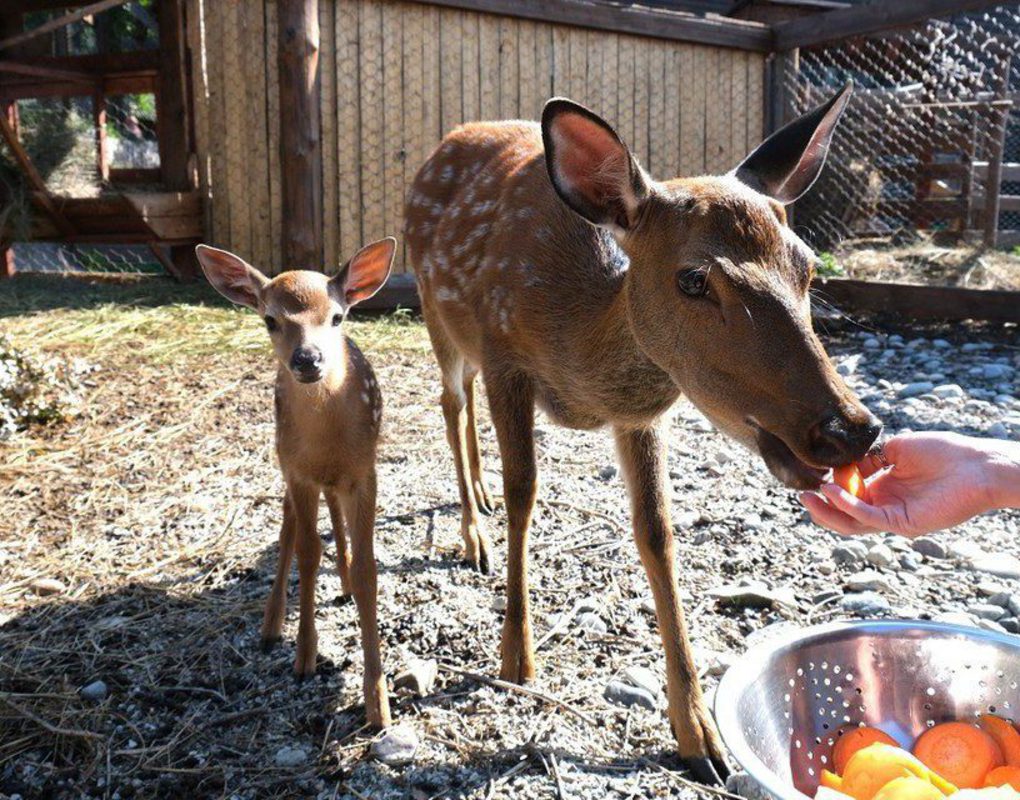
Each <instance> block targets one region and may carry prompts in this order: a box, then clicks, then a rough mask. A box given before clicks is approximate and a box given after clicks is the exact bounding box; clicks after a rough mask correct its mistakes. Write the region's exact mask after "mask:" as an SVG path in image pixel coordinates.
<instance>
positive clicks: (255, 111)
mask: <svg viewBox="0 0 1020 800" xmlns="http://www.w3.org/2000/svg"><path fill="white" fill-rule="evenodd" d="M243 6H244V7H243V11H242V16H243V26H242V30H241V34H242V39H241V41H242V44H243V61H244V65H245V66H244V74H245V75H264V74H265V72H266V57H265V54H266V49H265V47H264V46H263V42H264V41H265V36H266V24H265V4H264V3H262V2H254V3H244V4H243ZM244 85H245V87H246V91H245V106H246V109H247V112H248V114H247V119H246V123H245V141H246V145H245V146H246V148H247V149H246V152H247V154H248V159H249V161H248V193H247V195H246V197H245V203H246V205H247V206H248V210H249V214H248V219H249V225H250V226H251V257H252V258H253V259H255V261H254V262H253V263H255V264H257V265H258V266H259V268H260V269H268V270H272V269H273V267H272V264H273V263H274V259H273V253H272V238H271V231H270V214H269V143H268V123H267V120H266V82H265V81H260V80H246V81H245V82H244ZM238 133H239V134H240V132H238Z"/></svg>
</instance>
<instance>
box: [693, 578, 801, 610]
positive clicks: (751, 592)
mask: <svg viewBox="0 0 1020 800" xmlns="http://www.w3.org/2000/svg"><path fill="white" fill-rule="evenodd" d="M708 595H709V597H714V598H715V600H716V602H718V603H719V605H720V606H729V607H735V608H774V607H776V606H784V605H785V606H789V605H791V604H794V605H795V604H796V598H794V597H793V595H792V592H791V591H790V590H772V589H769V588H768V587H767V586H766V585H765V584H763V583H759V582H753V583H752V582H748V585H743V584H728V585H726V586H720V587H718V588H717V589H711V590H710V591H709V592H708Z"/></svg>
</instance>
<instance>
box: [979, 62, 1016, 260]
mask: <svg viewBox="0 0 1020 800" xmlns="http://www.w3.org/2000/svg"><path fill="white" fill-rule="evenodd" d="M1012 63H1013V56H1012V54H1010V53H1003V54H1002V61H1001V62H1000V64H999V75H998V77H999V86H998V91H997V92H996V93H995V96H996V99H999V100H1002V99H1005V97H1006V94H1007V92H1008V91H1009V70H1010V66H1011V64H1012ZM990 122H991V123H992V125H991V131H992V133H991V136H992V146H991V150H990V152H989V154H988V176H987V177H986V178H985V208H984V215H985V226H984V235H983V237H982V244H983V245H984V246H985V247H986V248H991V247H995V246H996V245H997V244H998V241H999V193H1000V192H1001V191H1002V153H1003V151H1004V150H1005V149H1006V126H1007V125H1008V123H1009V110H1008V108H1007V109H1005V110H1003V108H1002V107H1000V106H992V113H991V120H990Z"/></svg>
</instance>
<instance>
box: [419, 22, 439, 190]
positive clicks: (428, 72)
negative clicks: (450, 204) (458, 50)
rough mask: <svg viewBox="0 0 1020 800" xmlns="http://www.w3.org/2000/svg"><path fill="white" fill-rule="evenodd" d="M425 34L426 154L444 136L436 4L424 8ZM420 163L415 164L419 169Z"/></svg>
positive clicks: (423, 38) (423, 59)
mask: <svg viewBox="0 0 1020 800" xmlns="http://www.w3.org/2000/svg"><path fill="white" fill-rule="evenodd" d="M423 23H424V34H423V36H422V47H423V51H422V61H423V65H422V69H423V70H424V78H423V81H424V83H423V91H424V115H425V116H424V120H425V123H424V125H423V131H424V133H425V140H424V142H423V147H424V153H423V160H424V156H426V155H428V154H429V153H431V152H432V149H433V148H434V147H435V146H436V144H437V143H438V142H439V140H440V139H441V138H442V136H443V126H442V112H441V106H440V103H441V100H440V97H439V89H440V85H441V82H440V77H439V63H440V58H439V43H440V32H439V9H438V8H436V7H435V6H426V7H425V9H424V20H423ZM420 166H421V165H420V164H417V165H415V170H416V171H417V169H418V167H420Z"/></svg>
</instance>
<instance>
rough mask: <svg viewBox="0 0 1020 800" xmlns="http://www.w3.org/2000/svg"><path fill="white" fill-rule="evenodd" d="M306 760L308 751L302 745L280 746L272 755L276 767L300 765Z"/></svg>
mask: <svg viewBox="0 0 1020 800" xmlns="http://www.w3.org/2000/svg"><path fill="white" fill-rule="evenodd" d="M307 762H308V751H307V750H305V749H304V748H302V747H281V748H280V749H279V750H277V751H276V755H275V756H273V763H274V764H276V766H278V767H292V768H293V767H300V766H301V765H302V764H305V763H307Z"/></svg>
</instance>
